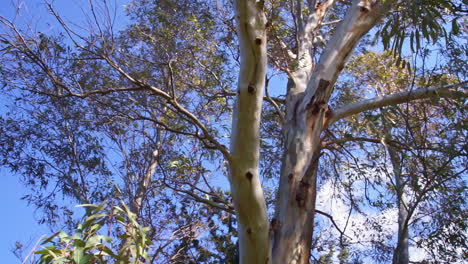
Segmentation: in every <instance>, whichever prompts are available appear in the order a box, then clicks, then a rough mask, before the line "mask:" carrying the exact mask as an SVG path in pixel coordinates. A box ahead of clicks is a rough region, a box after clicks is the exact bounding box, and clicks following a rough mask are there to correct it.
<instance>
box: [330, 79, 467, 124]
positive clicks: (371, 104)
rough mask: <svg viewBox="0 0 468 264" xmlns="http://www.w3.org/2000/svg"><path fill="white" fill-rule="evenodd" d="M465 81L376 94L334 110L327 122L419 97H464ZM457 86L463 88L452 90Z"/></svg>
mask: <svg viewBox="0 0 468 264" xmlns="http://www.w3.org/2000/svg"><path fill="white" fill-rule="evenodd" d="M467 83H468V81H466V82H461V83H457V84H450V85H445V86H439V87H429V88H419V89H416V90H412V91H408V92H402V93H395V94H390V95H386V96H378V97H375V98H372V99H368V100H364V101H361V102H357V103H353V104H350V105H347V106H344V107H342V108H340V109H337V110H335V111H334V113H333V114H332V116H331V118H330V119H329V124H333V123H334V122H336V121H338V120H340V119H342V118H345V117H348V116H352V115H355V114H358V113H361V112H364V111H368V110H374V109H377V108H381V107H384V106H388V105H395V104H402V103H408V102H411V101H414V100H419V99H426V98H433V97H437V96H439V97H444V98H466V97H468V91H467V90H466V88H467V86H466V84H467ZM458 87H463V88H464V89H465V90H462V91H458V90H452V89H454V88H458Z"/></svg>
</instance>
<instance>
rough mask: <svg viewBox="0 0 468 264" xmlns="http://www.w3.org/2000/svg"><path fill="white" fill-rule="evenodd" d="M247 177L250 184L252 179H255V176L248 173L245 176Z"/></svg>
mask: <svg viewBox="0 0 468 264" xmlns="http://www.w3.org/2000/svg"><path fill="white" fill-rule="evenodd" d="M245 177H246V178H247V180H249V181H250V182H251V181H252V177H253V174H252V173H251V172H250V171H248V172H247V173H246V174H245Z"/></svg>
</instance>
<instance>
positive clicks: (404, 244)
mask: <svg viewBox="0 0 468 264" xmlns="http://www.w3.org/2000/svg"><path fill="white" fill-rule="evenodd" d="M381 113H382V123H383V127H384V136H385V137H384V141H383V143H384V145H385V148H386V149H387V152H388V155H389V156H390V162H391V163H392V170H393V177H394V180H395V187H396V194H397V203H398V239H397V246H396V248H395V250H394V252H393V264H408V263H409V252H408V247H409V246H408V239H409V232H408V217H410V215H409V213H408V204H407V203H406V199H405V184H404V182H403V178H402V175H401V164H400V158H399V157H398V153H397V151H396V150H395V148H394V147H392V146H390V145H388V144H386V142H388V141H391V140H392V132H391V131H392V127H391V125H390V124H389V123H388V122H387V120H386V111H385V110H384V109H382V110H381Z"/></svg>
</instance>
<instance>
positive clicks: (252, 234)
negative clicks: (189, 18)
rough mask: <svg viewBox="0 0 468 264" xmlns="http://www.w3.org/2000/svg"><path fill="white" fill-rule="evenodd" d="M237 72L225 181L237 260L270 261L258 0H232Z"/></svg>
mask: <svg viewBox="0 0 468 264" xmlns="http://www.w3.org/2000/svg"><path fill="white" fill-rule="evenodd" d="M235 5H236V11H237V12H236V16H237V24H238V25H237V27H238V28H237V30H238V37H239V45H240V59H241V66H240V73H239V80H238V90H237V98H236V105H235V107H234V112H233V117H232V132H231V149H230V151H231V152H230V159H229V172H230V174H229V181H230V186H231V193H232V198H233V201H234V207H235V210H236V216H237V221H238V233H239V261H240V263H245V264H247V263H249V264H250V263H262V264H264V263H270V261H271V257H270V245H269V239H268V230H269V223H268V214H267V210H266V203H265V198H264V195H263V190H262V187H261V183H260V179H259V175H258V173H259V169H258V167H259V155H260V131H259V128H260V118H261V110H262V100H263V90H264V88H265V77H266V67H267V53H266V29H265V25H266V16H265V14H264V11H263V8H264V7H263V3H262V2H261V1H258V2H257V1H252V0H238V1H235Z"/></svg>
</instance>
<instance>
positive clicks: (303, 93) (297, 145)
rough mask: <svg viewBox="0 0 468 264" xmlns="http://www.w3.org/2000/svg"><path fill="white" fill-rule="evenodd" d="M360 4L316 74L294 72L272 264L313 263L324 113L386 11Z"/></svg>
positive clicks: (341, 27)
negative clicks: (350, 60)
mask: <svg viewBox="0 0 468 264" xmlns="http://www.w3.org/2000/svg"><path fill="white" fill-rule="evenodd" d="M389 2H390V1H387V4H388V3H389ZM361 5H362V3H361V1H353V5H352V6H351V7H350V9H349V10H348V12H347V14H346V16H345V18H344V20H343V21H342V22H341V24H340V25H339V26H338V28H337V30H336V32H335V34H334V35H333V36H332V38H331V40H330V42H329V43H328V44H327V47H326V50H325V51H324V53H323V54H322V56H321V58H320V60H319V63H318V64H317V65H315V66H314V68H313V73H312V74H309V73H307V72H305V73H304V72H299V73H297V74H294V73H293V74H290V80H289V84H288V88H289V89H288V97H287V103H286V104H287V112H286V123H285V127H284V136H285V152H284V157H283V164H282V169H281V177H280V183H279V187H278V196H277V204H276V212H275V222H276V225H277V229H276V230H274V234H273V235H272V239H273V241H272V257H273V263H278V264H280V263H281V264H284V263H297V264H299V263H303V264H306V263H309V258H310V250H311V242H312V233H313V224H314V210H315V199H316V192H317V190H316V182H317V169H318V164H319V158H320V149H321V140H320V134H321V132H322V130H323V125H324V123H325V122H324V121H325V116H326V115H327V117H329V116H330V113H329V111H328V100H329V97H330V94H331V92H332V91H333V86H334V84H335V82H336V79H337V77H338V75H339V73H340V72H341V71H342V69H343V67H344V64H345V62H346V59H347V58H348V56H349V54H350V53H351V52H352V50H353V49H354V47H355V45H356V44H357V42H358V41H359V40H360V39H361V37H362V36H363V35H364V34H365V33H367V32H368V31H369V30H370V29H371V28H372V27H373V26H374V25H375V24H376V23H377V22H378V20H379V19H380V18H381V17H382V15H383V13H384V11H385V10H386V9H387V7H386V6H384V5H382V4H375V3H373V4H372V5H369V7H368V8H366V9H365V10H363V9H362V6H361ZM310 69H311V70H312V65H311V68H310ZM309 76H310V77H309ZM291 110H292V111H291Z"/></svg>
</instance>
